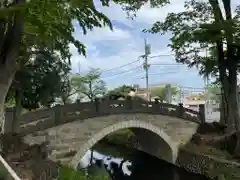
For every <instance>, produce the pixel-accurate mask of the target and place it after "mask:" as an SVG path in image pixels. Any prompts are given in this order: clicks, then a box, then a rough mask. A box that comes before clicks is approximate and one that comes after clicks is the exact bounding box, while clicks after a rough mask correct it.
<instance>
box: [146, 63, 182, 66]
mask: <svg viewBox="0 0 240 180" xmlns="http://www.w3.org/2000/svg"><path fill="white" fill-rule="evenodd" d="M150 65H153V66H184V65H185V64H161V63H154V64H150Z"/></svg>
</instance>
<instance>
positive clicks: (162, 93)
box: [151, 87, 178, 101]
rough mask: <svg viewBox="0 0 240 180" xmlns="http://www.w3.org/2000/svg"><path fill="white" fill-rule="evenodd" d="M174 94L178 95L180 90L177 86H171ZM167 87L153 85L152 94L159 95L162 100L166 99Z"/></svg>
mask: <svg viewBox="0 0 240 180" xmlns="http://www.w3.org/2000/svg"><path fill="white" fill-rule="evenodd" d="M171 91H172V95H173V96H174V95H176V94H177V92H178V90H177V87H171ZM165 93H166V87H157V88H155V87H153V88H152V89H151V96H158V97H159V99H160V101H163V100H166V98H165Z"/></svg>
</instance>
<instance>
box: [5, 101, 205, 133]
mask: <svg viewBox="0 0 240 180" xmlns="http://www.w3.org/2000/svg"><path fill="white" fill-rule="evenodd" d="M204 109H205V108H204V105H203V106H200V108H199V111H194V110H191V109H187V108H184V107H183V106H182V104H179V105H173V104H167V103H159V102H158V101H155V102H147V101H142V100H131V99H128V100H124V101H121V100H105V101H99V100H96V101H95V102H86V103H79V104H67V105H59V106H55V107H53V108H49V109H40V110H37V111H33V112H28V113H26V114H23V115H22V116H21V117H20V125H19V126H20V127H19V129H18V132H19V133H20V134H23V135H25V134H29V133H33V132H36V131H40V130H44V129H48V128H51V127H54V126H57V125H61V124H65V123H68V122H73V121H76V120H83V119H88V118H93V117H98V116H105V115H111V114H123V113H124V114H126V113H149V114H162V115H167V116H172V117H178V118H181V119H185V120H188V121H193V122H196V123H202V122H205V112H204ZM13 114H14V109H8V110H7V111H6V113H5V117H6V123H5V126H4V130H5V132H6V133H11V132H12V127H13V121H14V115H13Z"/></svg>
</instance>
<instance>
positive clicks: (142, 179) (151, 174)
mask: <svg viewBox="0 0 240 180" xmlns="http://www.w3.org/2000/svg"><path fill="white" fill-rule="evenodd" d="M107 149H109V148H107ZM117 149H118V148H117V147H116V150H117ZM126 151H127V150H126ZM80 166H81V167H82V168H86V169H90V170H91V169H92V168H93V167H98V168H100V169H102V170H101V171H106V172H107V174H108V177H109V179H112V180H146V179H151V180H159V179H161V180H186V179H191V180H208V178H206V177H204V176H201V175H198V174H192V173H189V172H187V171H185V170H184V169H181V168H178V167H176V166H174V165H172V164H169V163H167V162H165V161H162V160H160V159H158V158H156V157H153V156H150V155H148V154H146V153H143V152H140V151H135V152H134V153H133V154H131V156H129V154H128V156H127V157H125V156H124V155H122V156H120V157H113V156H111V155H106V154H105V153H104V152H102V151H101V153H100V152H98V151H96V150H95V151H94V150H93V151H88V152H87V153H86V154H85V156H84V157H83V158H82V160H81V161H80ZM91 172H93V171H91ZM95 174H96V173H95Z"/></svg>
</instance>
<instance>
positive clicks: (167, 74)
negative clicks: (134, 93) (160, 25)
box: [71, 0, 237, 88]
mask: <svg viewBox="0 0 240 180" xmlns="http://www.w3.org/2000/svg"><path fill="white" fill-rule="evenodd" d="M235 1H237V0H235ZM183 5H184V0H172V3H171V4H170V5H168V6H166V7H164V8H161V9H151V8H150V7H149V6H148V5H146V6H144V7H143V8H142V9H141V10H140V11H139V12H138V13H137V17H136V18H135V19H134V20H130V19H127V18H126V13H125V12H123V11H122V10H121V7H120V6H118V5H115V4H112V5H111V6H110V7H101V6H99V5H98V4H97V7H98V8H99V10H100V11H102V12H103V13H104V14H106V15H107V16H108V17H109V18H110V20H111V21H112V23H113V26H114V30H113V31H111V30H110V29H109V28H101V29H100V28H95V29H94V30H93V31H91V32H88V34H87V35H83V34H82V33H81V30H80V29H78V28H76V32H75V36H76V38H78V39H79V40H81V41H82V42H83V43H84V44H85V45H86V46H87V57H83V56H80V55H78V53H77V51H76V49H75V48H74V47H73V46H71V51H72V54H73V56H72V59H71V61H72V70H73V72H74V73H75V72H77V71H78V65H79V64H80V73H82V74H85V73H86V72H87V71H88V70H89V68H100V69H101V70H102V71H103V73H102V78H103V80H104V81H105V82H106V83H107V86H108V88H113V87H116V86H119V85H121V84H139V85H140V86H141V87H144V86H145V79H142V77H144V70H143V68H141V67H139V68H136V69H134V70H132V71H129V72H128V73H122V72H124V71H127V70H129V69H133V68H134V67H137V66H140V65H141V64H142V62H143V59H142V60H141V61H140V62H137V63H134V64H131V65H129V66H127V67H124V68H120V69H114V70H112V71H107V72H104V70H108V69H111V68H114V67H118V66H121V65H124V64H127V63H130V62H132V61H135V60H137V59H138V57H139V56H141V55H143V53H144V38H146V39H147V41H148V43H149V44H151V51H152V53H151V55H150V56H155V55H169V56H163V57H156V58H151V59H150V60H149V63H150V64H168V63H170V64H176V65H171V66H170V65H164V66H159V65H151V67H150V70H149V74H150V75H149V83H150V84H157V83H174V84H179V85H181V86H188V87H195V88H199V87H204V81H203V78H202V77H200V76H199V75H198V70H197V69H195V68H192V69H188V68H187V67H186V66H184V65H179V64H177V63H176V62H175V60H174V56H173V55H170V54H172V52H171V50H170V49H169V48H168V47H167V45H168V44H169V38H170V37H171V36H170V34H166V35H160V34H157V35H152V34H146V33H142V30H143V29H145V28H146V29H147V28H149V27H151V25H152V23H153V22H155V21H157V20H164V18H165V17H166V15H167V13H169V12H179V11H182V10H184V7H183ZM120 73H122V74H120ZM157 73H158V74H157ZM116 74H119V75H116Z"/></svg>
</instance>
